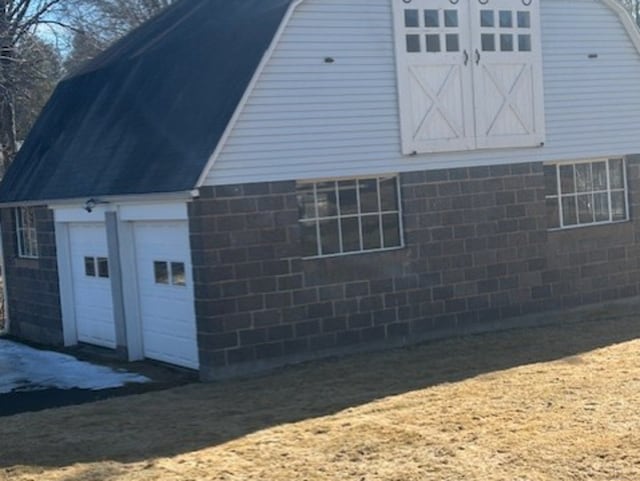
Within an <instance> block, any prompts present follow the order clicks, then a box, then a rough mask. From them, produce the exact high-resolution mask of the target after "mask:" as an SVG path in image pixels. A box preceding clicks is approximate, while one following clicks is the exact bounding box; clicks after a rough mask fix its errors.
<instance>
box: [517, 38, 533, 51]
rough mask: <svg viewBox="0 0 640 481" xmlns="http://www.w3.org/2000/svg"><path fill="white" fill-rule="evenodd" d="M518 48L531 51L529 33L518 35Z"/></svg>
mask: <svg viewBox="0 0 640 481" xmlns="http://www.w3.org/2000/svg"><path fill="white" fill-rule="evenodd" d="M518 50H519V51H520V52H531V35H518Z"/></svg>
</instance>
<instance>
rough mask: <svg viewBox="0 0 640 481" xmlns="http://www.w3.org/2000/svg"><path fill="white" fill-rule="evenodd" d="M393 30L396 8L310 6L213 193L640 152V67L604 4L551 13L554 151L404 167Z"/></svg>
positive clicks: (564, 1) (489, 153)
mask: <svg viewBox="0 0 640 481" xmlns="http://www.w3.org/2000/svg"><path fill="white" fill-rule="evenodd" d="M392 23H393V22H392V18H391V4H390V0H306V1H305V2H304V3H303V4H302V5H301V6H300V7H299V8H298V9H297V10H296V12H295V14H294V15H293V17H292V19H291V22H290V24H289V25H288V27H287V28H286V30H285V32H284V34H283V36H282V39H281V41H280V43H279V44H278V46H277V48H276V50H275V53H274V56H273V58H272V59H271V61H270V62H269V63H268V64H267V66H266V68H265V70H264V72H263V75H262V76H261V78H260V79H259V81H258V83H257V86H256V89H255V90H254V92H253V94H252V95H251V96H250V98H249V101H248V103H247V105H246V107H245V109H244V111H243V112H242V114H241V115H240V117H239V120H238V123H237V124H236V126H235V128H234V130H233V131H232V133H231V135H230V137H229V139H228V141H227V143H226V145H225V146H224V148H223V150H222V151H221V154H220V157H219V158H218V160H217V162H216V164H215V165H214V167H213V169H212V171H211V172H210V173H209V175H208V177H207V181H206V184H209V185H220V184H230V183H245V182H258V181H267V180H269V181H272V180H285V179H310V178H318V177H333V176H351V175H364V174H378V173H385V172H402V171H412V170H421V169H438V168H448V167H460V166H468V165H482V164H497V163H511V162H528V161H540V160H542V161H545V160H563V159H579V158H591V157H600V156H608V155H623V154H627V153H637V152H640V136H639V135H638V131H637V128H638V127H637V126H638V125H640V88H639V87H638V85H639V84H638V79H640V55H639V54H638V52H637V50H636V49H635V47H634V46H633V44H632V42H631V40H630V38H629V37H628V34H627V32H626V30H625V29H624V27H623V25H622V23H621V22H620V20H619V18H618V17H617V16H616V14H615V13H614V12H613V11H611V10H610V8H609V7H607V6H605V5H604V4H602V3H601V2H600V1H599V0H543V1H542V38H543V56H544V88H545V108H546V128H547V141H546V145H545V146H544V147H540V148H523V149H504V150H476V151H470V152H455V153H440V154H425V155H419V156H415V157H408V156H403V155H402V154H401V153H400V152H401V149H400V132H399V119H398V105H397V94H396V72H395V60H394V54H393V51H394V50H393V30H392ZM591 54H597V55H598V57H597V58H595V59H592V58H589V55H591ZM326 57H332V58H333V59H335V62H334V63H325V61H324V59H325V58H326Z"/></svg>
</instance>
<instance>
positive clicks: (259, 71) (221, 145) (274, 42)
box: [195, 0, 640, 189]
mask: <svg viewBox="0 0 640 481" xmlns="http://www.w3.org/2000/svg"><path fill="white" fill-rule="evenodd" d="M304 1H305V0H294V1H293V2H292V3H291V4H290V5H289V7H288V9H287V13H285V15H284V17H283V19H282V21H281V22H280V26H279V27H278V30H277V31H276V33H275V35H274V36H273V38H272V39H271V43H270V44H269V48H267V50H266V51H265V53H264V54H263V55H262V59H261V60H260V63H259V64H258V67H257V68H256V70H255V72H254V73H253V76H252V77H251V81H250V82H249V85H247V88H246V89H245V91H244V94H243V95H242V98H241V99H240V102H238V105H237V106H236V109H235V111H234V112H233V115H232V116H231V119H230V120H229V122H228V123H227V126H226V128H225V130H224V132H223V134H222V137H220V140H218V143H217V145H216V148H215V149H214V151H213V153H212V154H211V156H210V157H209V160H208V161H207V164H206V165H205V167H204V169H203V170H202V173H201V174H200V177H198V181H197V183H196V185H195V188H196V189H199V188H200V187H202V186H203V185H204V183H205V181H206V180H207V177H208V176H209V173H210V172H211V170H212V169H213V167H214V165H215V163H216V161H217V160H218V157H220V154H221V152H222V149H223V148H224V146H225V145H226V144H227V140H228V139H229V136H230V135H231V132H233V129H234V128H235V126H236V124H237V123H238V120H239V118H240V115H241V114H242V112H243V111H244V108H245V106H246V105H247V102H248V101H249V98H250V97H251V94H252V93H253V91H254V89H255V88H256V85H257V84H258V80H259V79H260V77H261V76H262V72H263V71H264V69H265V67H266V66H267V64H268V63H269V61H270V60H271V57H273V54H274V52H275V50H276V46H277V45H278V43H280V39H281V38H282V35H283V33H284V31H285V29H286V28H287V26H288V25H289V22H290V21H291V17H293V13H294V11H295V10H296V8H298V6H300V4H301V3H303V2H304ZM638 40H639V42H640V38H638Z"/></svg>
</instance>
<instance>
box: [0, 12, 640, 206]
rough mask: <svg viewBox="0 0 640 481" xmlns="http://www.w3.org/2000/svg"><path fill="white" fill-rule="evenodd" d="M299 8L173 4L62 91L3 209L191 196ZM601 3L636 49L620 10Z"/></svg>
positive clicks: (19, 164) (21, 159)
mask: <svg viewBox="0 0 640 481" xmlns="http://www.w3.org/2000/svg"><path fill="white" fill-rule="evenodd" d="M305 1H306V0H179V1H178V2H177V3H176V4H174V5H173V6H172V7H170V8H169V9H167V10H166V11H165V12H164V13H163V14H161V15H159V16H158V17H156V18H155V19H153V20H151V21H150V22H147V23H146V24H144V25H142V26H141V27H139V28H138V29H136V30H135V31H133V32H132V33H131V34H129V35H128V36H126V37H125V38H124V39H122V40H120V41H119V42H117V43H116V44H115V45H113V46H112V47H111V48H109V49H108V50H107V51H105V52H104V53H103V54H101V55H100V56H98V57H97V58H96V59H95V60H93V61H92V62H90V63H89V64H87V65H86V66H84V67H83V68H82V69H81V70H80V71H78V72H77V73H75V74H74V75H73V76H72V77H70V78H68V79H66V80H64V81H63V82H61V83H60V85H59V86H58V87H57V89H56V90H55V92H54V94H53V96H52V98H51V99H50V101H49V102H48V104H47V105H46V107H45V108H44V110H43V112H42V114H41V116H40V117H39V119H38V121H37V122H36V124H35V126H34V128H33V129H32V131H31V133H30V134H29V136H28V137H27V139H26V142H25V144H24V145H23V147H22V149H21V150H20V152H19V153H18V155H17V157H16V159H15V160H14V162H13V164H12V166H11V167H10V169H9V171H8V172H7V174H6V175H5V178H4V179H3V181H2V183H1V184H0V203H4V204H11V203H22V202H34V203H45V202H46V201H56V200H64V199H86V198H88V197H98V196H101V197H107V196H127V195H137V194H152V193H171V192H185V191H190V190H192V189H194V188H197V187H199V186H200V184H201V182H202V181H203V179H204V178H205V177H206V174H207V172H208V171H209V169H211V167H212V166H213V164H214V163H215V161H216V159H217V156H218V155H219V153H220V151H221V146H222V145H223V144H224V141H225V138H226V136H227V134H228V133H229V132H230V131H231V129H233V127H234V122H235V120H236V119H237V118H238V113H239V112H240V111H241V110H242V108H243V99H246V98H248V96H249V93H250V91H251V86H252V85H253V83H254V82H255V80H256V79H257V78H258V76H259V75H260V71H261V68H262V67H263V66H264V65H265V64H266V61H267V60H268V58H269V55H270V52H271V51H272V49H271V48H270V47H273V45H275V43H277V41H278V34H279V32H282V31H283V29H284V27H285V24H286V19H287V18H288V17H289V16H290V15H291V14H292V12H293V10H294V9H295V8H296V6H297V5H299V4H302V3H304V2H305ZM389 1H390V2H391V1H392V0H389ZM394 1H395V0H394ZM557 1H560V0H557ZM599 1H600V2H602V3H603V4H605V5H607V6H608V7H609V8H611V9H612V10H614V11H615V12H616V13H617V14H618V15H619V16H620V18H621V20H622V23H623V24H624V26H625V28H626V29H627V31H628V33H629V36H630V38H631V40H632V42H633V44H634V45H635V47H636V48H637V49H638V50H640V34H639V33H638V30H637V27H636V26H635V24H634V22H633V21H632V19H631V17H630V16H629V15H628V13H627V12H626V11H625V10H624V8H623V7H622V6H621V5H620V4H619V2H617V0H599Z"/></svg>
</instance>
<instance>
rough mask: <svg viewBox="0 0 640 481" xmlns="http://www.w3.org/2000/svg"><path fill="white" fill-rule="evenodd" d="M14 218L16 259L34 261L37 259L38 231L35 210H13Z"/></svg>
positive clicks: (28, 208) (26, 208)
mask: <svg viewBox="0 0 640 481" xmlns="http://www.w3.org/2000/svg"><path fill="white" fill-rule="evenodd" d="M15 216H16V236H17V243H18V257H24V258H27V259H36V258H37V257H38V231H37V229H36V214H35V210H34V209H33V208H31V207H19V208H17V209H15Z"/></svg>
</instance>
